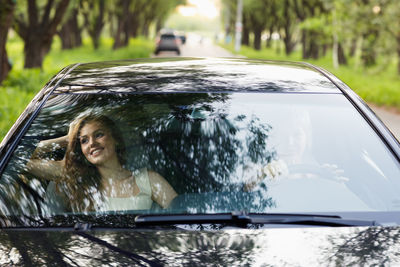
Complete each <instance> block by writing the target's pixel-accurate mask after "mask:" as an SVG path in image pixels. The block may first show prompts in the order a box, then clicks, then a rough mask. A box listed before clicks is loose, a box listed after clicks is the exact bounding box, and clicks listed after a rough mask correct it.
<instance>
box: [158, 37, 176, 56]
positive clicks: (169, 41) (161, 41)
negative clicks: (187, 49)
mask: <svg viewBox="0 0 400 267" xmlns="http://www.w3.org/2000/svg"><path fill="white" fill-rule="evenodd" d="M180 44H181V39H180V38H179V36H177V35H176V34H174V33H173V32H165V33H161V34H160V35H159V36H158V37H157V38H156V50H155V51H154V54H156V55H158V54H159V53H160V52H163V51H172V52H176V54H178V55H180V54H181V50H180V48H179V46H180Z"/></svg>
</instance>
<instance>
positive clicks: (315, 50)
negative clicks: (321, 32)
mask: <svg viewBox="0 0 400 267" xmlns="http://www.w3.org/2000/svg"><path fill="white" fill-rule="evenodd" d="M316 39H317V34H316V33H315V32H312V33H311V34H310V47H309V49H310V52H309V55H310V56H311V58H313V59H318V58H319V45H318V43H317V41H316Z"/></svg>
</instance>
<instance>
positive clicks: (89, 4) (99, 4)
mask: <svg viewBox="0 0 400 267" xmlns="http://www.w3.org/2000/svg"><path fill="white" fill-rule="evenodd" d="M81 10H82V11H81V12H82V14H83V17H84V20H85V27H86V29H87V31H88V33H89V36H90V38H91V39H92V43H93V46H94V49H97V48H99V45H100V35H101V32H102V30H103V27H104V24H105V21H104V20H105V10H106V2H105V0H83V1H82V2H81Z"/></svg>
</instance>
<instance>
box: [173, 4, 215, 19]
mask: <svg viewBox="0 0 400 267" xmlns="http://www.w3.org/2000/svg"><path fill="white" fill-rule="evenodd" d="M187 3H188V4H187V5H185V6H179V7H178V12H179V13H180V14H181V15H182V16H185V17H190V16H204V17H207V18H210V19H214V18H216V17H217V16H218V15H219V1H218V0H187Z"/></svg>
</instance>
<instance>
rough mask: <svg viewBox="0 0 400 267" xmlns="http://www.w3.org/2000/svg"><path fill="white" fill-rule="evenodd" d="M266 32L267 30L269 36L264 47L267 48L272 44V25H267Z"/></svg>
mask: <svg viewBox="0 0 400 267" xmlns="http://www.w3.org/2000/svg"><path fill="white" fill-rule="evenodd" d="M268 32H269V36H268V37H267V43H266V47H267V48H271V46H272V34H273V33H274V27H273V25H272V26H270V27H269V29H268Z"/></svg>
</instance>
